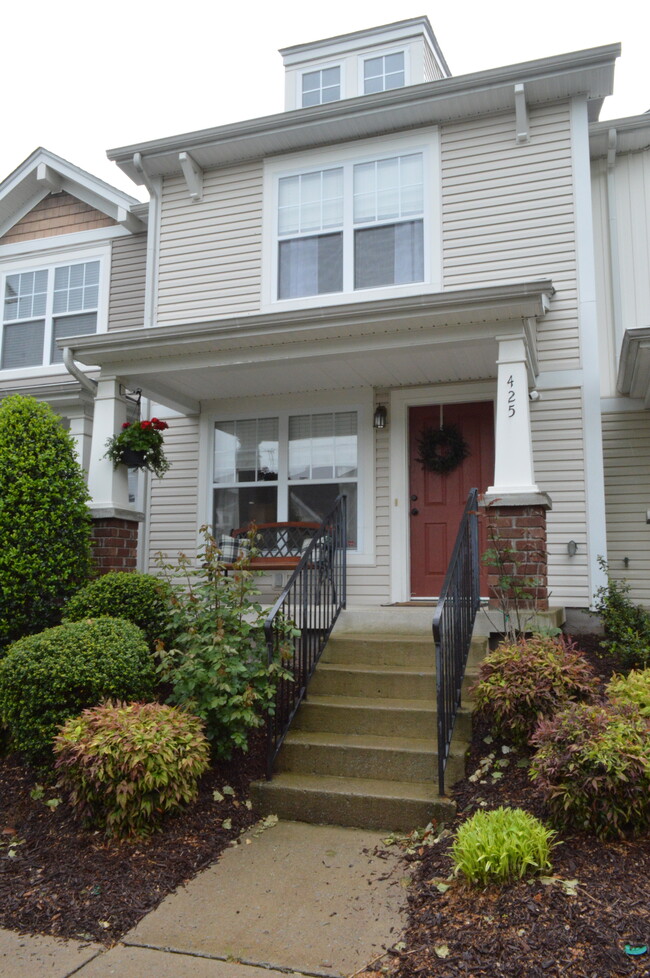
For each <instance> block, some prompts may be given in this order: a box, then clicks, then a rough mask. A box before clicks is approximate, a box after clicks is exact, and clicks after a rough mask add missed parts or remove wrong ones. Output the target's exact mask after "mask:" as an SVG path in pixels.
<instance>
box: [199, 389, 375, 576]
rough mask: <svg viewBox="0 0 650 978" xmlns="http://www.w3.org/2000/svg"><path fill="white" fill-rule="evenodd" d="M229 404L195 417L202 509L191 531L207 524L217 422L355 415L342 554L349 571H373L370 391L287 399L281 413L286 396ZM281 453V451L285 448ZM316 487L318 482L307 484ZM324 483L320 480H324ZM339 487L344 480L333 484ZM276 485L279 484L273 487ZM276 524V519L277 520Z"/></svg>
mask: <svg viewBox="0 0 650 978" xmlns="http://www.w3.org/2000/svg"><path fill="white" fill-rule="evenodd" d="M238 403H239V404H240V407H237V406H236V402H233V401H232V400H229V401H228V402H227V404H226V405H224V408H223V410H220V409H219V407H218V406H211V407H210V408H209V409H208V410H206V411H205V412H204V413H203V414H202V416H201V433H200V446H201V447H200V454H199V459H200V464H199V485H201V486H203V491H202V493H201V497H202V500H203V502H202V505H200V506H199V513H198V526H197V531H198V530H199V529H200V527H201V526H202V525H207V526H210V525H211V524H212V490H213V488H214V482H213V472H214V434H213V433H214V425H215V422H217V421H239V420H242V421H245V420H248V419H251V418H266V417H280V418H282V419H287V422H286V423H287V425H288V417H289V415H296V414H318V413H321V412H328V411H334V412H338V411H356V412H357V418H358V429H357V448H358V458H357V464H358V475H357V505H358V510H357V533H358V541H357V544H358V545H357V549H356V550H353V551H348V556H347V560H348V563H349V564H350V566H363V567H368V566H373V565H374V563H375V492H374V484H375V476H374V472H375V439H374V437H373V436H374V431H373V427H372V418H373V411H374V398H373V391H372V390H371V389H369V388H368V389H364V390H358V391H353V392H351V391H322V392H315V393H313V394H310V395H307V394H305V395H299V394H296V395H292V396H291V406H290V407H287V398H286V396H284V397H282V396H274V397H263V398H259V399H258V398H256V399H255V404H254V406H253V407H251V399H250V398H246V399H245V400H242V401H240V402H238ZM285 451H286V448H285ZM313 481H314V482H318V480H313ZM325 481H326V480H325ZM335 481H341V482H344V481H345V480H344V479H341V480H335ZM274 484H275V485H279V483H274ZM278 518H280V516H279V514H278Z"/></svg>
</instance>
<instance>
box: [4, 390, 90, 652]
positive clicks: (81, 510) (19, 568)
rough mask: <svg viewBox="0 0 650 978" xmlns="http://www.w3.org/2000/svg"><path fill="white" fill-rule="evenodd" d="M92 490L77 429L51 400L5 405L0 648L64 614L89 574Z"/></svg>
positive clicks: (16, 398) (12, 399) (16, 400)
mask: <svg viewBox="0 0 650 978" xmlns="http://www.w3.org/2000/svg"><path fill="white" fill-rule="evenodd" d="M87 499H88V493H87V491H86V486H85V483H84V477H83V472H82V469H81V466H80V465H79V463H78V461H77V456H76V453H75V449H74V442H73V440H72V437H71V435H70V434H69V433H68V432H67V431H65V430H64V429H63V427H62V426H61V422H60V419H59V418H58V417H57V415H56V414H54V412H53V411H52V409H51V408H50V407H48V405H47V404H43V403H41V402H39V401H35V400H34V399H33V398H31V397H22V396H20V395H13V396H11V397H7V398H5V399H4V400H3V401H2V402H1V403H0V650H1V649H3V648H4V647H5V646H6V645H8V644H9V643H10V642H13V641H14V640H15V639H17V638H20V636H21V635H27V634H30V633H32V632H39V631H41V630H42V629H43V628H46V627H47V626H48V625H53V624H55V623H56V622H57V621H58V619H59V609H60V608H61V606H62V604H63V603H64V602H65V601H66V600H67V598H68V597H69V596H70V595H71V594H72V593H73V592H74V591H75V590H76V589H77V588H78V587H79V586H80V585H81V584H82V583H84V581H85V580H86V579H87V577H88V573H89V570H90V517H89V513H88V510H87V507H86V502H87Z"/></svg>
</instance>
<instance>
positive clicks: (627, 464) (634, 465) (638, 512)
mask: <svg viewBox="0 0 650 978" xmlns="http://www.w3.org/2000/svg"><path fill="white" fill-rule="evenodd" d="M603 457H604V462H605V507H606V518H607V558H608V566H609V573H610V574H611V576H612V577H614V578H616V579H617V580H622V579H627V580H628V581H629V583H630V584H631V586H632V590H631V597H632V599H633V600H634V601H639V602H642V603H643V604H645V605H648V606H650V525H648V524H647V523H646V512H647V511H648V510H649V509H650V414H649V413H648V412H646V411H625V412H616V413H612V414H604V415H603ZM626 557H627V558H629V565H628V567H627V568H626V567H625V563H624V560H625V558H626Z"/></svg>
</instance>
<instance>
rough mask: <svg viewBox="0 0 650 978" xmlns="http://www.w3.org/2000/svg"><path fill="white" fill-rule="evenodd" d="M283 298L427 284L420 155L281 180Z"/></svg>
mask: <svg viewBox="0 0 650 978" xmlns="http://www.w3.org/2000/svg"><path fill="white" fill-rule="evenodd" d="M277 229H278V265H277V267H278V289H277V297H278V298H279V299H294V298H298V297H301V296H312V295H323V294H327V293H333V292H347V291H354V290H358V289H368V288H375V287H377V286H390V285H404V284H409V283H414V282H422V281H424V173H423V153H422V152H417V153H407V154H404V155H399V156H387V157H382V158H379V159H372V160H366V161H363V162H358V163H356V162H354V161H348V162H344V163H343V164H342V165H341V166H336V167H331V168H328V169H320V170H311V171H309V172H306V173H298V174H295V175H292V176H286V177H281V178H280V180H279V184H278V223H277Z"/></svg>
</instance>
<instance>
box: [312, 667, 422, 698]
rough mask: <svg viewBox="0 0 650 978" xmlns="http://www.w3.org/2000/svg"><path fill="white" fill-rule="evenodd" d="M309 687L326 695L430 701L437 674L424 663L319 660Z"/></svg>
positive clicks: (314, 691)
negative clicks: (386, 664) (388, 663)
mask: <svg viewBox="0 0 650 978" xmlns="http://www.w3.org/2000/svg"><path fill="white" fill-rule="evenodd" d="M309 691H310V693H318V694H324V695H329V696H332V695H339V696H370V697H373V698H377V697H383V696H386V697H392V698H396V699H413V700H416V699H422V700H426V701H427V702H431V701H432V700H435V695H436V677H435V672H434V670H433V669H431V668H428V669H427V668H425V667H424V666H421V667H419V668H418V667H410V666H368V665H363V664H362V665H357V664H354V663H338V662H322V661H321V662H319V664H318V667H317V669H316V672H315V673H314V676H313V678H312V680H311V683H310V684H309Z"/></svg>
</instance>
